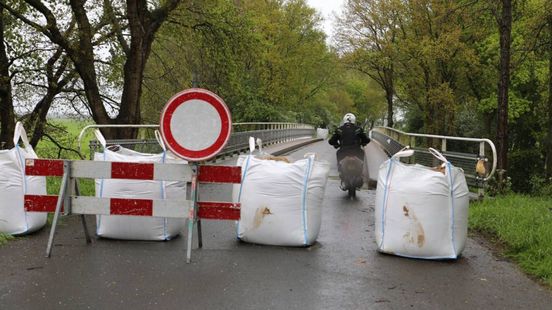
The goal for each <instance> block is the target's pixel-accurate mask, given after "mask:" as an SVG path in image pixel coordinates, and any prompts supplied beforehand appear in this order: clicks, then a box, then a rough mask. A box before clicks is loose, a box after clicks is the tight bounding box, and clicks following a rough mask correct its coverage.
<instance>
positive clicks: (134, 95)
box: [117, 1, 157, 139]
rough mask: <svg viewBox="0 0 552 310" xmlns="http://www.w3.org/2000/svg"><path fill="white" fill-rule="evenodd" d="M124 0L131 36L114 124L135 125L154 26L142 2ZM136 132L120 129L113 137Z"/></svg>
mask: <svg viewBox="0 0 552 310" xmlns="http://www.w3.org/2000/svg"><path fill="white" fill-rule="evenodd" d="M127 3H128V4H127V18H128V21H129V29H130V37H131V39H130V48H129V52H128V55H127V56H128V57H127V59H126V62H125V65H124V87H123V94H122V97H121V109H120V111H119V115H118V116H117V123H119V124H139V123H140V122H141V114H140V112H141V111H140V97H141V96H142V79H143V77H144V69H145V67H146V62H147V59H148V57H149V54H150V51H151V44H152V43H153V39H154V33H155V31H156V30H157V28H154V27H152V21H151V19H150V17H149V16H148V15H149V14H148V13H149V12H148V10H147V7H146V3H145V2H142V1H128V2H127ZM137 134H138V130H137V129H135V128H121V129H119V130H118V131H117V137H118V138H123V139H131V138H135V137H136V135H137Z"/></svg>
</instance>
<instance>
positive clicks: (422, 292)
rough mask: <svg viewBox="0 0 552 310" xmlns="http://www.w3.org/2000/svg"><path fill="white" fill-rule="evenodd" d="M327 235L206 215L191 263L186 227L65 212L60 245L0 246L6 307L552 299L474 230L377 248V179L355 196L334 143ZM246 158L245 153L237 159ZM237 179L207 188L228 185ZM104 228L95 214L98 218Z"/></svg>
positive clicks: (320, 148) (328, 153)
mask: <svg viewBox="0 0 552 310" xmlns="http://www.w3.org/2000/svg"><path fill="white" fill-rule="evenodd" d="M306 152H316V153H317V154H318V156H319V158H320V159H323V160H328V161H330V162H331V163H332V170H331V172H330V180H329V181H328V184H327V188H326V193H325V200H324V205H323V221H322V228H321V231H320V235H319V238H318V242H317V243H316V244H315V245H314V246H311V247H308V248H291V247H273V246H260V245H252V244H247V243H241V242H238V241H237V240H236V237H235V232H236V230H235V225H234V223H233V222H230V221H204V224H203V248H202V249H197V245H194V250H193V252H192V260H193V261H192V263H191V264H186V262H185V251H186V238H185V237H186V236H185V233H184V235H183V236H182V237H180V238H177V239H175V240H172V241H168V242H140V241H132V242H130V241H113V240H103V239H100V240H94V242H93V243H92V244H91V245H86V244H85V242H84V237H83V233H82V227H81V226H80V222H79V220H78V217H70V218H64V219H63V222H62V225H61V226H60V227H59V229H58V234H57V239H56V242H55V247H54V252H53V256H52V258H50V259H47V258H45V257H44V251H45V247H46V240H47V234H48V230H47V229H44V230H42V231H41V232H39V233H37V234H33V235H31V236H28V237H24V238H18V239H17V240H15V241H11V242H9V243H8V244H7V245H4V246H0V262H1V264H0V309H1V310H7V309H18V310H21V309H41V310H42V309H44V310H46V309H122V308H126V309H552V293H551V291H550V290H549V289H547V288H543V287H542V286H540V285H539V284H538V283H536V282H535V281H533V280H531V279H530V278H528V277H527V276H525V275H524V274H523V273H522V272H520V271H519V270H518V268H516V267H515V265H513V264H512V263H510V262H508V261H506V260H504V259H500V258H497V257H496V256H494V255H493V254H492V251H491V250H490V249H489V248H488V247H487V246H486V243H485V242H484V241H483V240H481V239H480V238H476V239H472V238H470V239H469V240H468V242H467V246H466V249H465V250H464V253H463V256H462V257H461V258H460V259H458V260H456V261H426V260H415V259H406V258H400V257H395V256H390V255H383V254H379V253H377V252H376V246H375V242H374V236H373V229H374V219H373V216H374V215H373V211H374V198H375V191H370V190H362V191H361V192H360V193H358V199H357V200H353V201H351V200H347V199H346V198H345V193H344V192H342V191H340V190H339V189H338V181H337V177H336V176H337V172H336V169H335V163H334V156H335V153H334V150H333V149H332V148H331V147H330V146H329V145H327V143H325V142H318V143H315V144H312V145H309V146H306V147H303V148H301V149H299V150H297V151H295V152H293V153H292V154H290V157H292V158H293V159H299V158H301V157H302V156H303V154H304V153H306ZM233 160H235V159H233ZM228 191H229V188H225V189H223V190H222V191H217V192H214V191H213V189H209V188H205V189H204V193H202V195H205V196H207V195H212V196H213V197H215V198H216V196H224V195H227V194H228ZM89 226H90V227H91V230H92V231H93V228H94V227H93V218H89Z"/></svg>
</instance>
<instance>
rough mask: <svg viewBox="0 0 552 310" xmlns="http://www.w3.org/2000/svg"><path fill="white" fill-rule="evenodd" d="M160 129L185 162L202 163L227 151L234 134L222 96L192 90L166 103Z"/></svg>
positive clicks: (164, 140)
mask: <svg viewBox="0 0 552 310" xmlns="http://www.w3.org/2000/svg"><path fill="white" fill-rule="evenodd" d="M159 127H160V129H161V137H162V139H163V142H165V144H166V145H167V147H168V148H169V150H171V151H172V152H173V153H175V154H176V155H178V156H179V157H182V158H184V159H186V160H189V161H201V160H206V159H209V158H211V157H213V156H215V155H216V154H218V153H219V152H220V151H221V150H222V149H223V148H224V146H225V145H226V143H227V142H228V139H229V138H230V132H231V131H232V117H231V116H230V111H229V110H228V107H227V106H226V104H225V103H224V101H223V100H222V99H221V98H220V97H219V96H217V95H216V94H214V93H212V92H210V91H208V90H205V89H201V88H192V89H188V90H185V91H182V92H180V93H178V94H176V95H175V96H174V97H172V98H171V99H170V100H169V101H168V102H167V104H166V105H165V107H164V108H163V111H162V112H161V121H160V126H159Z"/></svg>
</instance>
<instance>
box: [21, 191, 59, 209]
mask: <svg viewBox="0 0 552 310" xmlns="http://www.w3.org/2000/svg"><path fill="white" fill-rule="evenodd" d="M57 200H58V196H56V195H25V211H27V212H52V213H53V212H56V204H57ZM61 211H62V212H63V205H62V206H61Z"/></svg>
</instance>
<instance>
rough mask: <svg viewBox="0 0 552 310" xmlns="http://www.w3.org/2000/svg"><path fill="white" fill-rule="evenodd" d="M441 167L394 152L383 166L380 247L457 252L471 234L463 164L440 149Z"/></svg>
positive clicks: (433, 255) (414, 253) (440, 255)
mask: <svg viewBox="0 0 552 310" xmlns="http://www.w3.org/2000/svg"><path fill="white" fill-rule="evenodd" d="M430 152H431V153H432V154H433V155H434V156H435V157H436V158H438V159H439V160H441V161H442V162H443V166H442V167H444V170H443V171H444V173H443V171H436V170H435V169H432V168H429V167H425V166H422V165H418V164H416V165H409V164H404V163H402V162H400V161H399V158H400V157H408V156H411V155H412V154H413V153H414V151H412V150H407V151H401V152H399V153H397V154H395V155H394V156H393V157H392V158H390V159H389V160H387V161H386V162H384V163H383V164H382V165H381V166H380V169H379V177H378V186H377V191H376V208H375V209H376V210H375V221H376V223H375V227H376V243H377V246H378V250H379V251H380V252H384V253H389V254H395V255H399V256H406V257H413V258H426V259H444V258H457V257H458V256H459V255H460V254H461V253H462V250H463V249H464V245H465V244H466V238H467V234H468V205H469V198H468V194H469V191H468V186H467V184H466V178H465V176H464V172H463V171H462V169H460V168H457V167H454V166H453V165H452V164H451V163H450V162H449V161H448V160H447V159H446V158H445V157H444V156H443V155H441V154H440V153H439V152H438V151H437V150H435V149H431V148H430Z"/></svg>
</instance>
